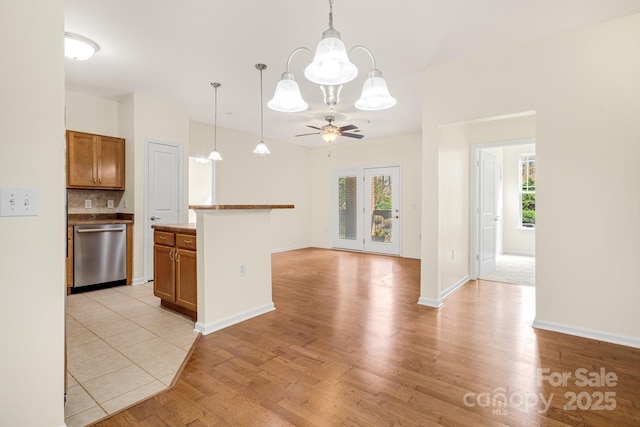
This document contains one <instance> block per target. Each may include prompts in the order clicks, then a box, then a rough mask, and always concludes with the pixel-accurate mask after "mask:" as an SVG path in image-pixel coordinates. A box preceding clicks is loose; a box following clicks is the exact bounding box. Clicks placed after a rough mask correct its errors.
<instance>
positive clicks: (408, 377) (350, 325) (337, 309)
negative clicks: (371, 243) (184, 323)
mask: <svg viewBox="0 0 640 427" xmlns="http://www.w3.org/2000/svg"><path fill="white" fill-rule="evenodd" d="M272 260H273V298H274V302H275V305H276V311H274V312H271V313H268V314H265V315H262V316H259V317H257V318H254V319H251V320H249V321H246V322H243V323H241V324H238V325H234V326H231V327H229V328H226V329H224V330H221V331H218V332H216V333H213V334H210V335H207V336H204V337H201V338H200V340H199V341H198V342H197V344H196V345H195V348H194V350H193V353H192V355H191V357H190V358H189V359H188V361H187V362H186V363H185V365H184V369H183V370H182V372H181V374H180V375H179V377H178V379H177V381H176V382H175V385H174V386H173V387H172V388H170V389H168V390H166V391H164V392H162V393H160V394H158V395H156V396H154V397H152V398H150V399H148V400H146V401H144V402H141V403H139V404H137V405H135V406H132V407H130V408H128V409H126V410H124V411H123V412H120V413H118V414H116V415H114V416H112V417H111V418H109V419H107V420H104V421H102V422H100V423H98V424H97V425H100V426H138V425H147V426H156V425H163V426H164V425H168V426H211V425H234V426H235V425H240V426H268V425H269V426H272V425H296V426H312V425H317V426H334V425H351V426H368V425H371V426H381V425H448V426H454V425H461V426H479V425H491V426H493V425H510V426H534V425H548V426H561V425H589V426H614V425H615V426H632V425H635V426H637V425H640V350H638V349H634V348H629V347H623V346H618V345H613V344H607V343H603V342H599V341H594V340H588V339H583V338H578V337H572V336H568V335H563V334H558V333H553V332H548V331H542V330H536V329H533V328H532V327H531V323H532V321H533V317H534V301H535V300H534V292H535V289H534V288H531V287H525V286H513V285H507V284H501V283H495V282H483V281H478V282H475V281H474V282H469V283H467V284H466V285H465V286H463V287H462V288H461V289H460V290H458V291H457V292H456V293H455V294H453V295H452V296H450V297H449V298H448V299H447V300H446V301H445V304H444V305H443V307H441V308H440V309H438V310H435V309H432V308H428V307H424V306H420V305H418V304H417V300H418V297H419V272H420V263H419V261H417V260H410V259H402V258H394V257H385V256H377V255H364V254H360V253H350V252H339V251H330V250H322V249H304V250H298V251H291V252H284V253H278V254H274V255H273V258H272ZM540 369H546V370H548V374H545V375H546V376H548V377H550V378H551V379H552V380H556V379H557V377H558V376H561V375H562V374H563V373H567V372H568V373H571V377H570V378H569V379H568V380H567V381H566V383H567V384H566V385H559V384H556V383H554V382H553V381H548V380H543V381H542V383H541V384H540V385H539V384H538V377H539V376H540V375H539V372H540V371H539V370H540ZM579 369H584V370H585V371H584V372H585V374H587V375H591V376H595V374H596V373H598V374H599V373H601V372H602V370H604V372H606V373H609V378H608V384H605V385H602V386H600V385H598V386H596V385H595V384H588V385H582V384H580V383H578V384H576V380H579V379H580V374H581V373H582V371H577V370H579ZM576 374H577V375H578V376H576ZM612 374H613V375H616V376H617V380H616V381H615V385H614V384H613V379H612V377H611V375H612ZM572 393H573V394H572ZM574 394H575V396H576V399H575V400H576V401H575V402H572V397H573V395H574ZM601 395H602V399H600V396H601ZM542 399H544V401H545V402H550V403H549V406H548V407H546V406H545V405H546V404H545V403H542ZM502 403H506V404H504V405H502ZM565 405H575V406H576V409H575V410H573V409H571V407H565ZM594 405H595V406H594ZM614 405H615V408H613V409H611V410H609V409H608V408H612V407H613V406H614ZM581 408H582V409H581ZM596 408H601V409H596Z"/></svg>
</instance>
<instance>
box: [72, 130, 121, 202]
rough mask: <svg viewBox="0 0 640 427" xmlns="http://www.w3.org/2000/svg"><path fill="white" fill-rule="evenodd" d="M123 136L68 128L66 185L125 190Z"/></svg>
mask: <svg viewBox="0 0 640 427" xmlns="http://www.w3.org/2000/svg"><path fill="white" fill-rule="evenodd" d="M124 162H125V142H124V139H123V138H115V137H112V136H104V135H95V134H91V133H84V132H76V131H71V130H69V131H67V188H91V189H104V190H124V188H125V187H124V185H125V179H124V177H125V163H124Z"/></svg>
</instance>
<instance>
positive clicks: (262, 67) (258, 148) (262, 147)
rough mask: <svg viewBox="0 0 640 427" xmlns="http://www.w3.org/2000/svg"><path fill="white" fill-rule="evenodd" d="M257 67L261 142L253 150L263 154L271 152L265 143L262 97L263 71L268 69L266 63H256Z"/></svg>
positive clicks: (255, 152)
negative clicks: (258, 73) (258, 72)
mask: <svg viewBox="0 0 640 427" xmlns="http://www.w3.org/2000/svg"><path fill="white" fill-rule="evenodd" d="M256 69H257V70H258V71H260V142H258V145H256V148H255V149H254V150H253V153H254V154H258V155H261V156H264V155H267V154H271V151H269V147H267V144H265V143H264V136H263V133H264V132H263V129H264V111H263V110H264V108H263V104H264V102H263V99H262V72H263V71H264V70H266V69H267V66H266V65H264V64H256Z"/></svg>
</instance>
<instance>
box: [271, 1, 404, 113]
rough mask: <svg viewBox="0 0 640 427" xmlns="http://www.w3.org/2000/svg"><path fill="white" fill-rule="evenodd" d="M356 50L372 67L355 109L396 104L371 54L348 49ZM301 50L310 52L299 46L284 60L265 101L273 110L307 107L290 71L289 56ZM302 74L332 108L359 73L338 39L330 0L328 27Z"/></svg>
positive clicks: (377, 107)
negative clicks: (366, 57)
mask: <svg viewBox="0 0 640 427" xmlns="http://www.w3.org/2000/svg"><path fill="white" fill-rule="evenodd" d="M356 49H361V50H364V51H365V52H367V53H368V54H369V56H370V57H371V61H372V62H373V68H372V69H371V70H370V71H369V73H368V76H367V80H366V81H365V82H364V85H363V87H362V94H361V96H360V99H358V101H356V103H355V106H356V108H358V109H360V110H367V111H375V110H384V109H386V108H391V107H393V106H394V105H396V100H395V98H393V97H392V96H391V95H390V94H389V89H388V88H387V82H386V81H385V80H384V78H383V77H382V72H381V71H380V70H378V69H377V68H376V60H375V58H374V56H373V53H371V51H370V50H369V49H367V48H366V47H364V46H362V45H357V46H354V47H352V48H351V50H350V51H349V54H350V53H352V52H353V51H354V50H356ZM301 51H307V52H309V53H311V50H309V49H308V48H306V47H299V48H297V49H295V50H294V51H293V52H291V54H290V55H289V58H288V59H287V68H286V70H285V72H284V73H282V77H281V79H280V81H279V82H278V84H277V85H276V91H275V94H274V96H273V98H272V99H271V101H269V103H268V104H267V105H268V106H269V108H271V109H272V110H275V111H282V112H287V113H295V112H298V111H303V110H306V109H307V108H308V107H309V105H308V104H307V103H306V102H305V101H304V100H303V99H302V95H301V94H300V87H299V86H298V83H296V81H295V78H294V75H293V73H292V72H290V71H289V67H290V65H291V59H292V58H293V56H294V55H295V54H297V53H298V52H301ZM304 75H305V77H306V78H307V79H308V80H309V81H311V82H313V83H316V84H319V85H320V89H321V90H322V93H323V94H324V103H325V104H326V105H327V107H329V110H333V109H334V107H335V105H336V104H337V103H338V101H339V100H340V91H341V90H342V87H343V85H344V84H345V83H348V82H350V81H351V80H353V79H354V78H355V77H356V76H357V75H358V68H357V67H356V66H355V65H354V64H353V63H352V62H351V60H350V59H349V55H348V54H347V49H346V47H345V45H344V43H343V42H342V40H341V39H340V33H339V32H338V31H337V30H336V29H335V28H333V0H329V28H328V29H327V30H325V31H324V32H323V33H322V40H320V42H319V43H318V46H317V47H316V52H315V56H314V58H313V61H312V62H311V64H309V65H307V67H306V68H305V69H304Z"/></svg>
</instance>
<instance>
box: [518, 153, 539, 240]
mask: <svg viewBox="0 0 640 427" xmlns="http://www.w3.org/2000/svg"><path fill="white" fill-rule="evenodd" d="M520 225H521V226H522V227H524V228H534V227H535V226H536V156H535V154H521V155H520Z"/></svg>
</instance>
